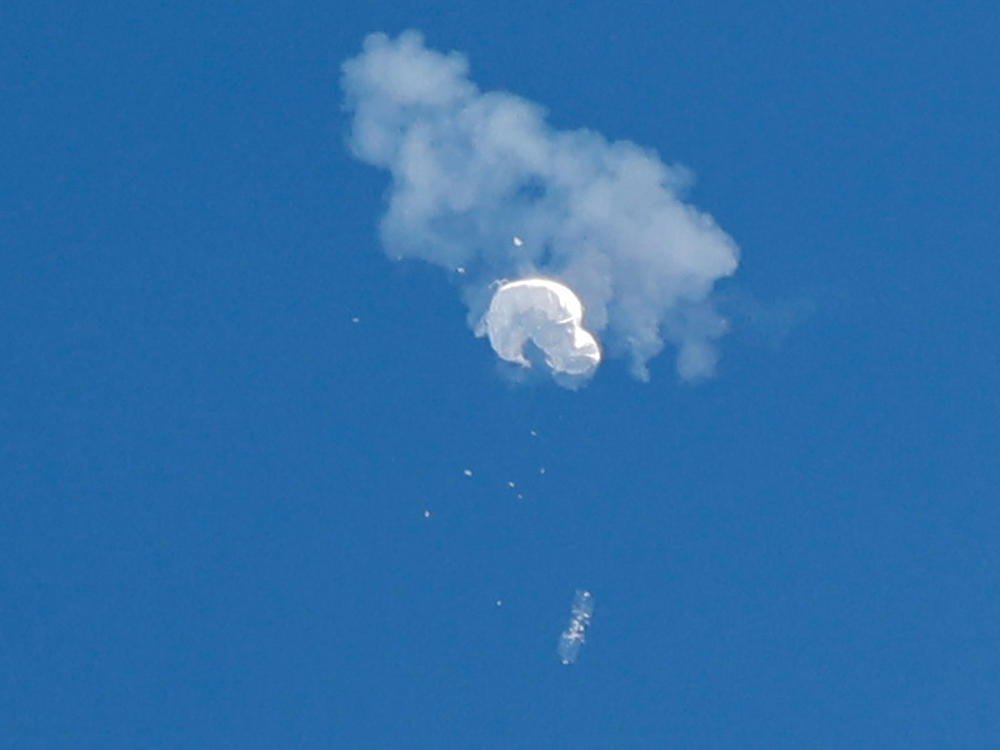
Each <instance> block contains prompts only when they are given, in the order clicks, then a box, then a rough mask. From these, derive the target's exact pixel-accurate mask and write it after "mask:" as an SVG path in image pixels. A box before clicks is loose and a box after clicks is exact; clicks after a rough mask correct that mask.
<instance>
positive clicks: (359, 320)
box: [351, 317, 361, 323]
mask: <svg viewBox="0 0 1000 750" xmlns="http://www.w3.org/2000/svg"><path fill="white" fill-rule="evenodd" d="M351 322H352V323H360V322H361V318H357V317H355V318H351Z"/></svg>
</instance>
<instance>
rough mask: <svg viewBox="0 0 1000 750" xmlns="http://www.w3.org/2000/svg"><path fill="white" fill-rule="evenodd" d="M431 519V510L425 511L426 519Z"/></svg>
mask: <svg viewBox="0 0 1000 750" xmlns="http://www.w3.org/2000/svg"><path fill="white" fill-rule="evenodd" d="M430 517H431V512H430V511H429V510H425V511H424V518H430Z"/></svg>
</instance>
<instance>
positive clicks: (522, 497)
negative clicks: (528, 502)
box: [517, 492, 524, 500]
mask: <svg viewBox="0 0 1000 750" xmlns="http://www.w3.org/2000/svg"><path fill="white" fill-rule="evenodd" d="M517 499H518V500H524V495H522V494H521V493H520V492H518V493H517Z"/></svg>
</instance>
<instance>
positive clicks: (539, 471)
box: [538, 466, 545, 474]
mask: <svg viewBox="0 0 1000 750" xmlns="http://www.w3.org/2000/svg"><path fill="white" fill-rule="evenodd" d="M538 473H539V474H544V473H545V467H544V466H543V467H542V468H540V469H539V470H538Z"/></svg>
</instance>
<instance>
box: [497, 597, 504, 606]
mask: <svg viewBox="0 0 1000 750" xmlns="http://www.w3.org/2000/svg"><path fill="white" fill-rule="evenodd" d="M497 606H498V607H502V606H503V599H497Z"/></svg>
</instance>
